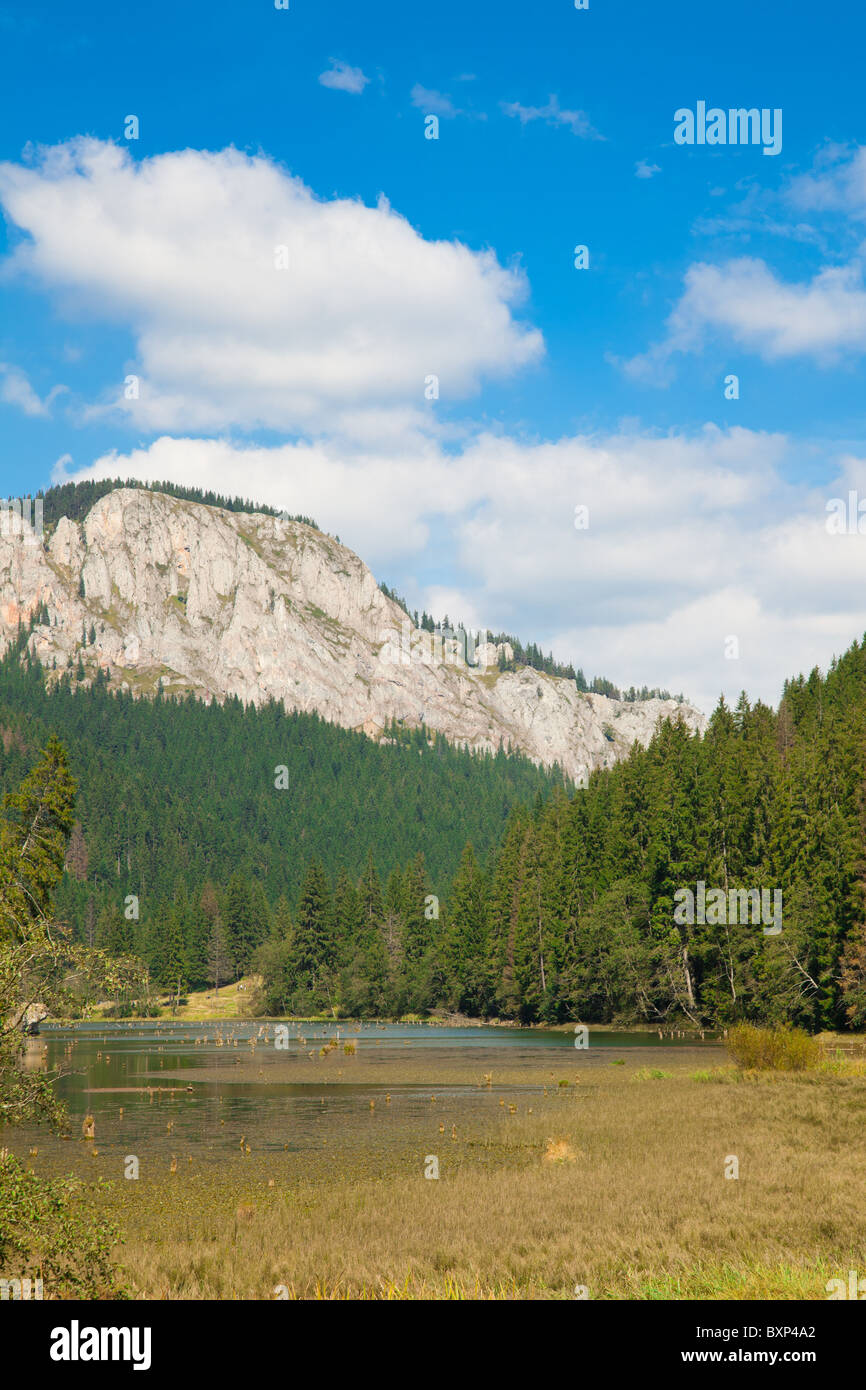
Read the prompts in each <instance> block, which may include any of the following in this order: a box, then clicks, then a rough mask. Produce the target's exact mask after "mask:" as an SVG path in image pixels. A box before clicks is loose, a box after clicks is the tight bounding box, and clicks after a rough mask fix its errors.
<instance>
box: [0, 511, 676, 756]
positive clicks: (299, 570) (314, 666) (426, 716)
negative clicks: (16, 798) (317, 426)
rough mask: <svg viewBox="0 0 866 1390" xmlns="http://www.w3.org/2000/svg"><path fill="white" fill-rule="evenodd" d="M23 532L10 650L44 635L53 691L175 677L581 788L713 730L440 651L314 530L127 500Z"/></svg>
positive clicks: (491, 658)
mask: <svg viewBox="0 0 866 1390" xmlns="http://www.w3.org/2000/svg"><path fill="white" fill-rule="evenodd" d="M5 530H6V532H7V533H8V532H9V530H10V528H9V526H7V527H6V528H5ZM21 531H22V533H19V534H0V651H2V650H5V649H6V648H7V647H8V645H9V643H10V642H11V641H13V640H14V639H15V637H16V635H17V633H18V631H19V624H21V625H23V626H24V627H25V628H26V627H27V625H28V624H29V623H30V622H31V621H33V622H34V626H33V631H32V633H31V635H30V638H29V646H30V650H31V652H32V653H33V654H34V655H35V656H38V658H39V660H40V661H41V662H42V664H43V666H44V667H45V668H46V670H47V671H48V678H49V680H50V679H54V678H56V674H57V673H59V672H62V671H64V670H66V669H68V668H70V667H71V668H73V669H72V674H73V675H75V676H78V675H80V670H79V665H78V663H79V661H80V662H81V663H82V666H83V669H84V679H85V680H92V679H93V677H94V676H95V675H96V672H97V669H98V668H101V669H102V671H103V673H104V674H105V676H106V677H107V678H108V679H109V681H110V682H111V684H112V685H115V686H118V687H122V688H125V689H129V690H131V691H133V692H134V693H136V694H141V695H148V694H153V693H155V691H156V689H157V686H158V683H159V681H160V680H161V681H162V683H163V686H164V688H165V690H166V691H168V692H178V691H182V690H190V691H194V692H195V693H196V694H197V695H198V696H200V697H202V698H204V699H206V700H211V699H216V700H221V699H224V698H225V697H227V696H233V695H234V696H238V697H240V699H242V700H244V701H250V702H253V703H255V704H259V703H261V702H263V701H266V700H268V699H269V698H271V697H273V698H275V699H277V700H281V701H282V702H283V703H284V705H285V707H286V708H287V709H289V710H293V709H296V710H302V711H307V712H311V711H316V712H317V713H318V714H319V715H320V716H321V717H322V718H324V719H327V720H329V721H332V722H334V723H337V724H340V725H342V726H344V727H348V728H354V729H362V730H364V731H365V732H366V733H367V734H369V735H370V736H372V737H380V736H381V735H382V732H383V730H384V728H385V726H386V724H387V723H388V721H389V720H391V719H392V718H393V719H397V720H400V721H402V722H403V723H404V724H406V725H409V726H412V727H418V726H421V725H424V726H426V727H428V728H429V729H431V730H438V731H439V732H441V733H442V734H444V735H445V736H446V737H447V738H448V739H450V740H452V741H454V742H457V743H463V744H466V745H468V746H470V747H472V748H476V749H481V748H485V749H490V750H495V749H496V748H497V747H498V746H499V744H500V742H504V743H505V744H506V746H507V745H510V746H511V747H513V748H515V749H519V750H520V751H522V752H524V753H525V754H527V755H528V756H529V757H531V758H533V759H534V760H535V761H536V762H539V763H542V764H545V765H551V764H553V763H554V762H558V763H559V764H560V765H561V766H562V767H563V768H564V769H565V771H566V772H567V773H568V774H569V775H570V776H571V777H572V778H574V779H575V780H581V779H583V778H585V777H586V776H587V775H588V773H589V772H590V771H591V770H593V769H594V768H597V767H603V766H609V765H610V764H612V763H613V762H615V761H616V760H617V759H618V758H620V757H622V756H623V755H624V754H625V753H626V752H627V751H628V749H629V747H630V746H631V744H632V743H633V742H634V740H636V739H637V740H638V741H639V742H641V743H643V744H645V743H647V742H648V740H649V739H650V737H651V735H652V732H653V730H654V728H655V726H656V723H657V721H658V719H659V718H670V717H672V716H674V715H676V714H677V713H678V712H679V713H681V714H682V715H683V717H684V719H685V720H686V721H687V723H688V725H689V727H691V728H702V727H703V724H704V719H703V716H702V715H701V714H700V713H699V712H698V711H697V710H696V709H694V708H692V707H691V706H689V705H682V704H679V703H678V702H677V701H675V700H657V699H653V700H644V701H635V702H633V703H631V702H625V701H619V700H613V699H609V698H608V697H607V696H604V695H595V694H582V693H580V692H579V691H578V690H577V688H576V686H575V684H574V682H573V681H569V680H566V679H564V678H562V677H557V676H549V675H546V674H543V673H542V672H539V671H536V670H532V669H528V668H524V669H521V670H518V671H516V672H501V671H499V669H498V665H497V660H498V654H499V649H498V648H496V647H494V646H493V645H492V644H485V645H479V646H478V648H477V649H476V650H474V651H473V650H472V649H471V648H470V649H469V650H468V651H467V650H465V649H464V647H463V646H462V645H461V642H459V641H458V640H457V639H450V640H445V641H442V640H441V639H436V640H435V641H434V639H433V637H432V635H431V634H429V633H426V632H422V631H420V630H418V629H415V627H414V624H413V623H412V621H411V619H409V618H408V617H407V615H406V613H405V612H404V611H403V609H402V608H401V607H400V606H399V604H397V603H395V602H394V601H393V600H392V599H390V598H388V597H386V596H385V595H384V594H383V593H382V592H381V590H380V589H379V586H378V585H377V583H376V580H375V579H374V577H373V575H372V574H371V572H370V570H369V569H368V568H367V567H366V565H365V564H364V563H363V562H362V561H361V560H360V559H359V558H358V556H357V555H355V554H353V553H352V551H351V550H348V549H347V548H346V547H345V546H343V545H341V544H339V542H338V541H336V540H334V539H333V538H331V537H330V536H327V535H324V534H323V533H322V532H320V531H317V530H315V529H314V528H313V527H311V526H306V525H304V524H302V523H300V522H297V521H289V520H283V519H281V518H279V517H273V516H266V515H263V514H260V513H246V512H229V511H223V510H221V509H220V508H217V507H210V506H204V505H201V504H199V503H195V502H187V501H181V500H179V499H177V498H174V497H170V496H167V495H165V494H163V493H158V492H150V491H147V490H145V489H141V488H119V489H117V490H116V491H114V492H111V493H109V494H108V495H107V496H105V497H102V498H101V499H100V500H99V501H98V502H96V504H95V505H94V506H93V507H92V508H91V510H90V511H89V512H88V514H87V515H86V516H85V517H84V520H83V521H82V522H81V523H79V522H75V521H71V520H69V519H68V518H66V517H63V518H61V520H60V521H59V522H58V523H57V525H56V527H55V528H54V529H53V531H52V533H51V535H50V537H47V538H46V539H45V540H44V541H41V540H39V539H37V538H36V536H35V535H34V533H33V532H32V531H31V530H28V528H27V527H26V526H24V527H22V528H21ZM506 655H507V656H510V655H511V653H510V652H506Z"/></svg>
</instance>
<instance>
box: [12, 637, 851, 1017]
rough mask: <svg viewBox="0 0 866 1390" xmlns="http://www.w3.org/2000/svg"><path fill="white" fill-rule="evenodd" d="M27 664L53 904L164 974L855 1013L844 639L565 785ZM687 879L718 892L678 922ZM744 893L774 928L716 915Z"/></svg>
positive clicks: (15, 752)
mask: <svg viewBox="0 0 866 1390" xmlns="http://www.w3.org/2000/svg"><path fill="white" fill-rule="evenodd" d="M19 650H20V644H19ZM43 674H44V673H42V672H41V671H40V669H39V668H38V667H37V666H30V667H28V666H27V665H26V664H25V665H22V664H21V661H20V656H19V653H18V652H13V653H10V654H8V655H7V657H6V658H5V659H4V661H3V662H2V663H0V784H2V786H3V787H8V786H10V785H11V784H13V783H15V782H17V781H18V780H20V778H21V777H22V775H23V774H24V773H25V772H26V770H27V768H28V766H29V765H30V763H31V761H32V757H33V752H34V749H35V748H36V747H37V746H39V745H41V744H42V743H44V740H45V738H46V736H47V734H48V733H49V732H54V733H57V734H58V735H59V736H60V738H61V739H62V740H63V741H64V742H65V744H66V745H67V746H68V748H69V751H70V762H71V766H72V770H73V772H74V774H75V776H76V777H77V779H78V781H79V784H80V793H79V801H78V810H77V817H78V824H77V826H76V829H75V832H74V834H73V837H72V842H71V845H70V850H69V855H68V861H67V862H68V872H67V873H66V875H65V876H64V880H63V883H62V885H61V888H60V890H59V893H58V899H57V901H58V909H59V912H60V915H61V917H62V918H64V919H65V920H67V921H68V922H70V923H71V924H72V925H73V926H74V929H75V933H76V936H77V937H78V939H83V940H85V941H89V942H95V943H96V944H101V945H105V946H107V947H108V948H109V949H110V950H112V951H115V952H118V953H122V952H134V953H137V954H139V955H141V956H143V957H144V959H145V960H146V961H147V963H148V965H149V966H150V968H151V971H152V975H153V978H154V980H155V981H156V982H157V983H158V984H159V985H160V986H162V987H163V988H165V989H171V990H172V991H174V992H175V993H180V992H182V991H183V990H185V989H187V988H188V987H190V986H196V985H199V986H200V985H202V984H204V983H206V982H209V981H210V982H213V981H215V980H220V981H222V982H223V983H225V982H226V980H228V979H229V978H233V977H235V976H236V975H237V974H238V973H240V972H242V971H245V970H248V969H250V968H251V966H255V967H256V968H258V969H259V970H260V972H261V973H262V974H263V976H264V980H265V992H264V998H263V1000H262V1001H261V1003H262V1007H263V1008H267V1009H268V1010H269V1011H274V1012H276V1011H295V1012H307V1011H311V1010H316V1011H318V1010H333V1009H336V1010H338V1011H341V1012H344V1013H353V1014H368V1015H369V1014H374V1015H382V1014H400V1013H403V1012H406V1011H414V1012H419V1013H424V1012H426V1011H429V1010H431V1009H436V1008H440V1009H454V1010H460V1011H463V1012H466V1013H470V1014H473V1015H481V1016H499V1017H504V1018H519V1019H521V1020H524V1021H551V1022H553V1021H563V1020H568V1019H581V1020H584V1021H587V1022H591V1021H599V1022H608V1021H626V1020H635V1019H643V1020H646V1021H649V1022H657V1023H661V1022H662V1021H664V1020H669V1021H670V1020H674V1019H688V1020H690V1021H691V1023H692V1024H694V1025H695V1026H697V1027H712V1026H719V1025H724V1024H727V1023H728V1022H730V1021H733V1020H735V1019H740V1018H747V1019H753V1020H764V1021H769V1022H792V1023H798V1024H803V1025H806V1026H808V1027H810V1028H813V1029H817V1028H822V1027H829V1026H837V1027H838V1026H842V1027H844V1026H854V1027H857V1026H862V1025H864V1024H866V927H864V900H863V886H864V874H866V853H864V836H866V818H864V813H866V806H864V771H866V639H864V642H863V644H859V643H855V644H854V645H853V646H852V647H851V649H850V650H849V651H848V652H847V653H846V655H845V656H844V657H842V658H841V659H840V660H838V661H837V662H835V663H834V664H833V666H832V667H831V669H830V671H829V672H828V674H827V675H826V677H823V676H821V675H820V673H819V672H817V671H814V672H813V673H812V674H811V675H810V676H809V677H808V678H804V677H798V678H796V679H794V680H791V681H789V682H788V683H787V684H786V685H785V687H784V692H783V697H782V699H781V702H780V706H779V709H778V711H773V710H772V709H770V708H769V707H768V706H766V705H763V704H760V703H758V704H755V705H750V704H749V702H748V700H747V698H746V696H745V695H743V696H742V697H741V699H740V701H739V703H738V705H737V707H736V709H734V710H731V709H729V708H728V707H727V706H726V705H725V704H724V702H720V703H719V706H718V707H717V709H716V711H715V713H714V714H713V716H712V719H711V721H710V724H709V728H708V730H707V732H706V734H705V735H704V737H703V738H702V737H700V736H699V735H698V734H692V733H690V732H689V731H688V730H687V728H686V727H685V726H684V725H683V724H682V723H669V722H666V723H662V724H660V726H659V728H658V731H657V733H656V735H655V737H654V738H653V740H652V742H651V743H650V745H649V747H647V748H645V749H643V748H640V747H639V746H635V748H634V749H633V751H632V753H631V755H630V756H629V757H628V758H627V759H626V760H625V761H624V762H621V763H619V764H617V765H616V766H614V767H613V768H611V769H609V770H605V771H599V772H596V773H594V774H593V775H592V777H591V779H590V783H589V786H588V788H586V789H584V790H578V791H575V790H574V789H573V788H571V787H565V786H563V785H562V781H561V779H560V778H559V777H558V776H556V775H551V774H547V773H545V772H544V771H542V770H540V769H538V768H536V767H534V766H533V765H532V764H531V763H529V762H527V761H526V760H525V759H522V758H517V757H510V756H507V755H506V754H504V753H500V754H499V755H498V756H496V757H490V756H484V757H479V756H472V755H469V754H468V753H465V752H462V751H460V750H458V749H455V748H454V747H452V746H450V745H449V744H447V743H446V742H445V741H444V740H442V739H434V740H433V741H432V743H429V742H428V740H427V738H426V737H425V736H424V735H423V734H422V733H418V732H413V733H408V732H405V731H402V730H399V729H397V728H394V729H393V730H392V731H391V734H390V741H389V742H387V743H384V744H376V743H374V742H372V741H371V740H368V739H367V738H365V737H364V736H363V735H360V734H356V733H352V732H350V731H346V730H343V729H339V728H336V727H333V726H331V725H328V724H326V723H324V722H323V721H321V720H319V719H318V718H316V717H315V716H309V715H297V714H295V715H286V713H285V712H284V710H283V709H282V707H281V706H278V705H276V704H272V705H269V706H266V707H265V708H263V709H260V710H258V711H256V710H254V709H252V708H244V707H243V706H242V705H241V704H240V702H239V701H237V700H229V701H227V702H226V703H225V704H224V705H222V706H220V705H218V704H213V705H211V706H206V705H204V704H201V703H199V702H196V701H194V700H192V699H190V700H186V701H179V702H177V701H171V700H168V699H166V698H163V697H158V698H157V699H155V700H134V699H132V698H131V697H128V696H118V695H115V694H111V693H109V692H108V691H107V690H106V689H105V688H104V686H103V685H102V684H101V682H99V681H97V683H96V685H95V686H94V687H93V688H92V689H86V688H82V687H78V686H76V684H75V682H74V681H73V680H72V678H71V676H70V675H69V674H66V675H64V677H63V679H62V680H61V681H60V682H59V684H58V685H57V687H56V688H54V689H53V690H52V691H50V692H49V691H47V690H46V689H45V686H44V681H43ZM699 885H704V888H705V890H706V894H707V895H709V894H711V893H713V891H714V890H715V894H716V898H717V899H720V900H721V902H722V904H723V905H725V906H724V907H723V909H722V910H721V911H719V910H715V911H713V910H710V911H707V912H706V914H705V915H704V914H698V916H697V918H695V917H694V914H693V916H692V919H691V920H689V919H688V917H687V916H686V917H684V916H683V913H682V911H681V909H680V908H679V907H678V905H679V904H681V903H682V901H683V897H682V895H683V891H684V890H691V892H693V893H695V894H696V895H697V894H698V893H699V892H701V891H703V890H701V889H699ZM739 890H743V892H742V895H741V897H742V899H744V900H745V899H746V898H747V895H748V894H760V893H761V892H762V891H763V892H764V893H765V894H766V895H767V898H768V899H769V898H771V897H772V898H773V900H774V901H775V899H776V897H778V900H779V904H780V918H779V926H780V928H781V929H780V930H772V929H769V921H770V919H764V918H761V917H760V916H759V915H757V914H756V912H755V910H754V908H752V910H751V916H749V915H748V914H747V913H746V914H743V915H741V917H740V918H739V919H738V918H737V916H736V913H734V914H733V915H732V914H731V911H730V910H729V909H728V906H727V905H728V904H729V903H730V901H731V899H732V898H733V900H734V901H736V899H737V895H738V892H739Z"/></svg>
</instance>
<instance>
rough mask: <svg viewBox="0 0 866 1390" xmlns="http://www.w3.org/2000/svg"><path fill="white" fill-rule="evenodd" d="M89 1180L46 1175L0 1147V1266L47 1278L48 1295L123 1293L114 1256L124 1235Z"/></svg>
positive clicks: (8, 1272) (8, 1274)
mask: <svg viewBox="0 0 866 1390" xmlns="http://www.w3.org/2000/svg"><path fill="white" fill-rule="evenodd" d="M119 1239H120V1237H119V1233H118V1231H117V1228H116V1227H115V1226H114V1225H113V1224H112V1223H110V1222H107V1221H105V1220H104V1219H103V1218H102V1217H101V1216H100V1215H99V1214H98V1213H97V1209H96V1203H95V1201H94V1200H93V1198H92V1197H91V1196H90V1195H89V1194H88V1192H87V1189H86V1188H85V1186H84V1184H83V1183H81V1182H80V1181H78V1180H77V1179H75V1178H42V1177H38V1176H37V1175H36V1174H35V1173H31V1172H29V1171H28V1170H26V1169H25V1168H22V1166H21V1164H20V1163H18V1161H17V1160H16V1159H15V1158H13V1157H12V1155H11V1154H9V1153H7V1152H6V1150H5V1149H0V1272H2V1275H3V1277H4V1278H6V1279H10V1278H16V1279H24V1278H29V1279H31V1280H33V1279H36V1278H39V1279H42V1281H43V1286H44V1294H45V1297H47V1298H51V1299H62V1298H83V1299H94V1298H98V1299H101V1298H123V1297H125V1296H126V1295H125V1292H124V1290H123V1288H122V1287H121V1285H120V1284H119V1283H118V1281H117V1277H116V1274H115V1271H114V1267H113V1265H112V1262H111V1252H112V1248H113V1247H114V1246H115V1245H117V1243H118V1241H119Z"/></svg>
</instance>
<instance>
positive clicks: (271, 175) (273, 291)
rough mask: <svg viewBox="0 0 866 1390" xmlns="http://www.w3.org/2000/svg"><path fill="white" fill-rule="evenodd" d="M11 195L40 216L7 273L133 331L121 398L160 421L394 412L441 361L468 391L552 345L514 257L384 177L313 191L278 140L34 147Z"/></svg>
mask: <svg viewBox="0 0 866 1390" xmlns="http://www.w3.org/2000/svg"><path fill="white" fill-rule="evenodd" d="M0 202H2V204H3V206H4V208H5V210H6V213H7V215H8V217H9V219H10V220H11V221H12V222H14V223H15V224H16V225H17V226H18V227H20V228H22V229H23V230H24V231H25V232H27V233H28V239H26V240H22V241H21V242H20V243H19V244H18V245H17V246H16V248H15V250H14V251H13V252H12V254H11V256H10V257H9V258H8V260H7V262H6V267H5V273H6V274H7V275H9V274H20V275H24V274H26V275H28V276H30V277H33V278H35V279H36V280H38V281H40V282H41V283H42V284H43V285H44V286H45V287H46V288H48V289H49V290H51V291H54V292H55V293H59V295H60V298H61V300H62V305H63V308H64V309H65V311H66V313H67V314H70V315H78V316H81V317H84V316H99V317H102V318H103V319H106V320H109V321H113V322H117V323H120V324H122V325H124V326H126V327H128V328H129V329H130V331H131V332H132V334H133V335H134V338H135V342H136V350H137V361H136V362H135V363H134V364H133V365H131V366H130V365H129V364H127V363H124V362H118V371H117V387H116V388H112V390H111V392H110V408H114V409H119V410H122V411H124V412H126V413H128V414H129V415H130V416H131V417H132V418H133V420H134V421H135V423H136V424H137V425H139V426H141V427H142V428H144V429H148V430H172V431H187V430H192V431H213V430H221V429H225V428H230V427H233V426H234V427H240V428H253V427H257V426H266V427H273V428H276V429H283V430H291V431H295V430H297V431H310V432H313V433H315V432H319V431H328V432H339V431H341V430H345V429H346V428H347V427H349V426H350V427H351V428H359V429H361V431H362V432H363V430H364V429H365V428H367V429H369V423H368V422H369V420H370V419H372V420H374V421H379V422H381V421H382V419H383V416H384V415H386V414H387V413H388V412H397V414H398V415H399V416H400V417H402V418H403V419H404V420H406V419H410V418H417V420H419V421H420V420H421V419H422V418H423V407H424V381H425V377H427V376H428V375H430V374H435V375H437V376H438V377H439V379H440V389H441V392H442V394H443V395H444V396H447V397H448V398H450V399H452V400H453V399H455V398H460V397H466V396H468V395H470V394H472V393H473V392H475V391H476V390H477V389H478V388H479V386H480V383H481V380H482V379H483V378H484V377H485V376H488V375H489V376H502V375H505V374H507V373H510V372H511V371H513V370H515V369H517V368H519V367H522V366H525V365H526V364H528V363H531V362H534V361H537V360H538V359H539V358H540V357H541V355H542V354H543V340H542V336H541V334H540V333H539V332H538V331H537V330H536V329H534V328H533V327H531V326H530V325H526V324H523V323H521V322H519V321H517V320H516V319H515V318H514V316H513V313H512V310H513V309H514V308H515V307H516V306H517V305H519V304H520V302H521V301H522V300H523V298H524V296H525V293H526V283H525V279H524V277H523V275H522V273H521V272H520V271H519V270H518V269H514V268H504V267H503V266H502V265H500V264H499V262H498V261H497V259H496V256H495V254H494V253H493V252H492V251H484V252H474V251H471V250H470V249H469V248H468V247H466V246H463V245H461V244H460V243H459V242H448V241H435V242H431V241H426V240H425V239H424V238H423V237H422V236H421V235H420V234H419V233H418V232H417V231H415V229H414V228H413V227H411V226H410V224H409V223H408V222H407V221H406V220H405V218H403V217H401V216H400V215H399V214H398V213H396V212H394V211H393V210H392V208H391V207H390V206H389V204H388V202H387V200H386V199H385V198H384V197H383V198H380V200H379V202H378V203H377V205H376V206H375V207H367V206H365V205H364V204H363V203H362V202H360V201H358V200H352V199H347V198H342V199H334V200H331V201H325V200H323V199H320V198H317V197H316V196H315V195H314V194H313V193H312V192H311V191H310V189H309V188H307V187H306V186H305V185H304V184H303V182H302V181H301V180H300V179H298V178H294V177H292V176H291V175H290V174H289V173H288V172H287V171H285V170H284V169H282V168H280V167H279V166H278V165H276V164H274V163H273V162H272V161H270V160H269V159H266V158H264V157H262V156H259V157H257V158H250V157H249V156H247V155H245V154H241V153H240V152H239V151H237V150H234V149H227V150H223V151H221V152H219V153H208V152H200V151H196V150H184V151H181V152H178V153H173V154H165V155H156V156H153V157H151V158H149V159H144V160H142V161H140V162H135V161H133V160H132V159H131V158H130V156H129V154H128V152H127V151H126V150H123V149H120V148H118V147H117V146H115V145H113V144H110V143H104V142H100V141H97V140H90V139H83V138H82V139H77V140H74V141H72V142H70V143H69V144H66V145H62V146H57V147H54V148H52V149H48V150H43V151H41V153H40V154H39V156H38V158H37V160H36V162H35V163H34V165H33V166H32V167H27V166H25V165H21V164H11V163H5V164H2V165H0ZM277 248H285V254H286V260H287V267H288V268H286V269H278V268H276V264H277V256H278V255H282V254H283V253H282V252H281V251H280V252H278V251H277ZM130 371H131V372H133V373H134V374H136V375H139V376H140V396H139V399H138V400H134V401H127V400H125V399H123V390H122V382H123V379H124V377H125V376H126V375H127V373H128V372H130ZM107 408H109V406H108V403H106V405H104V406H103V407H102V409H107ZM365 422H366V423H365Z"/></svg>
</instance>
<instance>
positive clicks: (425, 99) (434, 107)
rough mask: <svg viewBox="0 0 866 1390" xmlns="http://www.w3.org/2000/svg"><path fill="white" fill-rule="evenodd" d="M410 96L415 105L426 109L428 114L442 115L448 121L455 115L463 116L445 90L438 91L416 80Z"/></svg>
mask: <svg viewBox="0 0 866 1390" xmlns="http://www.w3.org/2000/svg"><path fill="white" fill-rule="evenodd" d="M409 98H410V100H411V102H412V105H413V106H417V107H418V109H419V111H424V112H426V114H427V115H428V116H441V117H442V118H443V119H444V120H446V121H451V120H453V119H454V117H455V116H461V115H462V114H463V113H462V111H458V110H457V108H456V106H455V105H454V102H453V101H452V100H451V98H450V97H449V96H447V95H446V94H445V92H437V91H436V89H435V88H433V87H422V86H421V83H420V82H416V83H415V86H414V87H413V88H412V91H411V92H410V93H409Z"/></svg>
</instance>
